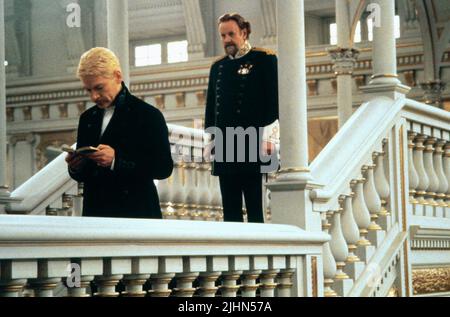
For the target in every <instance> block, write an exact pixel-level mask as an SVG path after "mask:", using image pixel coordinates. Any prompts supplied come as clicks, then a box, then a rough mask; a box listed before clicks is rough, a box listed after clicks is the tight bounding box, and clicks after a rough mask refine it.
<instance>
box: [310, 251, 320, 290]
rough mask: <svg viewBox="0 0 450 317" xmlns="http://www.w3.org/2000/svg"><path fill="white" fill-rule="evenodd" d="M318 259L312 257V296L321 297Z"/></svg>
mask: <svg viewBox="0 0 450 317" xmlns="http://www.w3.org/2000/svg"><path fill="white" fill-rule="evenodd" d="M317 275H318V274H317V257H316V256H312V257H311V279H312V296H313V297H319V283H318V278H317Z"/></svg>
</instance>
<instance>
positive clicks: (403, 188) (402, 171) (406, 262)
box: [399, 125, 411, 296]
mask: <svg viewBox="0 0 450 317" xmlns="http://www.w3.org/2000/svg"><path fill="white" fill-rule="evenodd" d="M399 134H400V135H399V143H400V144H399V147H400V186H401V189H400V190H401V195H402V196H401V201H402V218H403V219H402V228H403V231H404V232H406V231H408V227H407V223H406V180H405V173H406V170H405V152H404V148H405V139H404V130H403V125H402V126H401V127H400V130H399ZM408 193H409V190H408ZM403 257H404V259H403V260H404V261H403V265H404V266H403V270H404V274H405V288H406V296H409V294H410V293H411V291H410V287H409V259H408V240H405V242H404V243H403Z"/></svg>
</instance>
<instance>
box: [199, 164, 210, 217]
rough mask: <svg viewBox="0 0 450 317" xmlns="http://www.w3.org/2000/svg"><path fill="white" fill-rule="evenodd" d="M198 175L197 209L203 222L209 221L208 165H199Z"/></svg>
mask: <svg viewBox="0 0 450 317" xmlns="http://www.w3.org/2000/svg"><path fill="white" fill-rule="evenodd" d="M197 175H198V178H197V179H198V208H199V210H200V211H201V217H202V219H204V220H209V219H210V212H211V210H212V209H211V192H210V188H209V182H208V181H209V164H206V163H201V164H199V165H198V167H197Z"/></svg>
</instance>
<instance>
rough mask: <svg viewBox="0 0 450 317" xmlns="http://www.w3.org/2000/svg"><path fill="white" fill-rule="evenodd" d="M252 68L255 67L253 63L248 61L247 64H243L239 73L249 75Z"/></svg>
mask: <svg viewBox="0 0 450 317" xmlns="http://www.w3.org/2000/svg"><path fill="white" fill-rule="evenodd" d="M252 68H253V65H252V64H248V63H247V64H244V65H241V67H240V68H239V70H238V74H239V75H241V76H245V75H248V74H250V71H251V70H252Z"/></svg>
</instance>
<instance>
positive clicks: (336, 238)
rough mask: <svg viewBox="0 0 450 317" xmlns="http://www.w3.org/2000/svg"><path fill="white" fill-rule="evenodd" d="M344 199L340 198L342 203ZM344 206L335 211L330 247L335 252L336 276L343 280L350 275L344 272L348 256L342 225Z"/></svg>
mask: <svg viewBox="0 0 450 317" xmlns="http://www.w3.org/2000/svg"><path fill="white" fill-rule="evenodd" d="M342 202H343V201H342V199H340V204H342ZM343 211H344V208H339V209H338V210H335V211H333V213H332V214H333V216H332V221H331V228H330V235H331V240H330V248H331V252H332V253H333V257H334V259H335V261H336V268H337V270H336V276H335V279H338V280H343V279H348V278H349V277H348V275H347V274H345V273H344V271H343V269H344V267H345V261H346V260H347V258H348V246H347V242H346V241H345V238H344V234H343V233H342V225H341V213H342V212H343Z"/></svg>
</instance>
